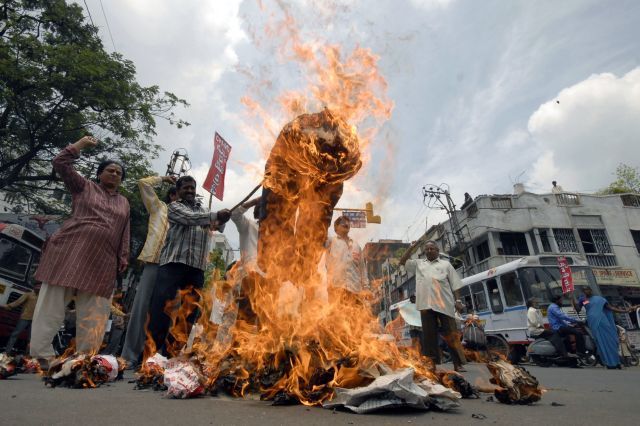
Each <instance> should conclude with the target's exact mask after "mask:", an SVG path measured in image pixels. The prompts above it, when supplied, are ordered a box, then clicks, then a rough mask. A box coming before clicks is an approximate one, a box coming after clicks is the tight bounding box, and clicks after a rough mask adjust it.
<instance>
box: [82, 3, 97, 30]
mask: <svg viewBox="0 0 640 426" xmlns="http://www.w3.org/2000/svg"><path fill="white" fill-rule="evenodd" d="M83 1H84V7H85V8H86V9H87V13H88V14H89V20H90V21H91V25H93V26H94V27H95V26H96V24H94V23H93V18H92V17H91V12H90V11H89V5H87V0H83Z"/></svg>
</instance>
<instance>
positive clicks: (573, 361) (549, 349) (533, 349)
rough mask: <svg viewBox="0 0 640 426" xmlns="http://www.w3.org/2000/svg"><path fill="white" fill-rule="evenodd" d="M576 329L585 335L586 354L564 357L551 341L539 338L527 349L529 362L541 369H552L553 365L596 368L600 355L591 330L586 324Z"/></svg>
mask: <svg viewBox="0 0 640 426" xmlns="http://www.w3.org/2000/svg"><path fill="white" fill-rule="evenodd" d="M576 328H578V330H581V331H582V334H583V335H584V345H585V353H583V354H578V355H577V356H574V357H569V356H562V355H560V354H559V353H558V352H557V351H556V348H555V346H553V344H552V343H551V342H550V341H549V340H547V339H543V338H538V339H536V340H535V341H534V342H533V343H531V344H529V347H528V348H527V356H528V357H529V360H530V361H531V362H533V363H534V364H536V365H538V366H540V367H550V366H552V365H553V364H555V365H558V366H562V367H593V366H595V365H596V364H597V363H598V355H597V353H596V345H595V341H594V340H593V335H592V334H591V330H589V327H587V326H586V325H584V324H583V325H581V326H580V327H576Z"/></svg>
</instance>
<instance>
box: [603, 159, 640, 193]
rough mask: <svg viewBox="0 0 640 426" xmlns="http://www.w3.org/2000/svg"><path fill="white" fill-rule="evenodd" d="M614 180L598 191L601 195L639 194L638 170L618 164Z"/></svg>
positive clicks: (639, 175) (639, 176)
mask: <svg viewBox="0 0 640 426" xmlns="http://www.w3.org/2000/svg"><path fill="white" fill-rule="evenodd" d="M616 178H617V179H616V180H614V181H613V182H611V183H610V184H609V186H608V187H606V188H605V189H603V190H602V191H600V193H601V194H623V193H627V192H633V193H636V194H640V170H639V169H638V168H637V167H631V166H629V165H627V164H624V163H620V164H619V165H618V167H617V168H616Z"/></svg>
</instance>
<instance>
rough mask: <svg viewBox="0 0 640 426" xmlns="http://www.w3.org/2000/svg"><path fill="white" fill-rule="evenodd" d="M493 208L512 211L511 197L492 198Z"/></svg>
mask: <svg viewBox="0 0 640 426" xmlns="http://www.w3.org/2000/svg"><path fill="white" fill-rule="evenodd" d="M491 207H493V208H494V209H510V208H511V207H512V205H511V197H491Z"/></svg>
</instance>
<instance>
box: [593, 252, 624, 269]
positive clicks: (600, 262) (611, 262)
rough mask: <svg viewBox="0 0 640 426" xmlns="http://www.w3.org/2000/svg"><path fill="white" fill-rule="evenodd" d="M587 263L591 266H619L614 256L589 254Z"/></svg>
mask: <svg viewBox="0 0 640 426" xmlns="http://www.w3.org/2000/svg"><path fill="white" fill-rule="evenodd" d="M587 263H588V264H589V265H591V266H604V267H608V266H618V264H617V262H616V256H615V255H613V254H587Z"/></svg>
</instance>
